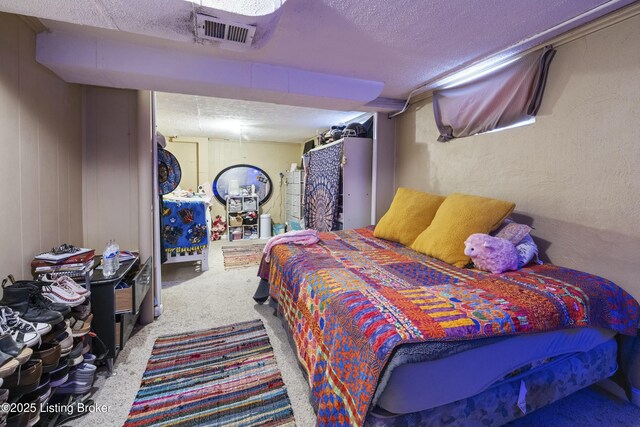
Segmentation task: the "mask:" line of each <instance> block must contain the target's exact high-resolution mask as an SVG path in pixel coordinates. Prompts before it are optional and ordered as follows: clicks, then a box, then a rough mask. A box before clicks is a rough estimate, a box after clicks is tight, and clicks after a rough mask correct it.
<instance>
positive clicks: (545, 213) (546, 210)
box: [395, 16, 640, 299]
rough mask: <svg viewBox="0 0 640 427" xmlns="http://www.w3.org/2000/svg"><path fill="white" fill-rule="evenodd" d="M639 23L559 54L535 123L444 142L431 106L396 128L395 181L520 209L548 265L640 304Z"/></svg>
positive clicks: (424, 104) (411, 113) (404, 117)
mask: <svg viewBox="0 0 640 427" xmlns="http://www.w3.org/2000/svg"><path fill="white" fill-rule="evenodd" d="M639 76H640V16H636V17H634V18H631V19H629V20H627V21H625V22H622V23H619V24H616V25H614V26H612V27H609V28H606V29H603V30H601V31H598V32H596V33H594V34H591V35H589V36H586V37H583V38H580V39H578V40H576V41H574V42H571V43H569V44H566V45H564V46H561V47H559V48H558V53H557V55H556V57H555V59H554V62H553V63H552V64H551V71H550V76H549V81H548V84H547V89H546V93H545V97H544V100H543V102H542V108H541V111H540V113H539V115H538V118H537V121H536V123H535V124H534V125H529V126H525V127H521V128H516V129H511V130H506V131H502V132H497V133H490V134H486V135H479V136H474V137H469V138H464V139H460V140H454V141H452V142H450V143H446V144H442V143H439V142H436V138H437V136H438V131H437V129H436V126H435V123H434V118H433V108H432V104H431V102H430V100H427V101H423V102H420V103H417V104H415V105H413V107H412V108H411V110H410V111H408V112H407V113H406V114H403V115H402V116H400V119H399V120H398V123H397V131H396V137H397V141H396V143H397V147H396V182H395V183H396V185H397V186H408V187H413V188H416V189H422V190H426V191H432V192H436V193H441V194H447V193H450V192H454V191H460V192H466V193H473V194H479V195H484V196H490V197H497V198H502V199H506V200H512V201H514V202H516V204H517V206H516V213H517V214H518V215H517V216H518V217H519V219H521V220H522V221H525V222H528V223H530V224H532V225H533V227H535V230H534V232H533V233H532V234H533V236H534V238H535V239H536V241H537V242H538V244H539V246H540V247H541V248H542V250H543V251H544V252H545V253H546V256H547V259H550V260H551V261H552V262H554V263H556V264H560V265H564V266H568V267H574V268H577V269H580V270H584V271H588V272H591V273H595V274H599V275H602V276H605V277H607V278H609V279H611V280H613V281H615V282H616V283H618V284H619V285H620V286H622V287H623V288H625V289H626V290H627V291H629V292H630V293H631V294H633V295H634V296H635V297H636V298H637V299H640V280H639V279H638V278H639V277H640V262H638V256H639V255H638V254H640V79H639V78H638V77H639Z"/></svg>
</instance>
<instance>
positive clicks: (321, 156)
mask: <svg viewBox="0 0 640 427" xmlns="http://www.w3.org/2000/svg"><path fill="white" fill-rule="evenodd" d="M342 144H343V143H342V142H340V143H338V144H336V145H332V146H329V147H326V148H323V149H321V150H317V151H310V152H309V153H307V154H306V155H305V156H308V157H307V160H308V162H307V164H308V168H307V182H306V185H305V187H304V197H305V205H304V221H305V226H306V227H307V228H310V229H313V230H317V231H331V230H335V229H336V228H337V219H338V196H339V194H340V165H341V163H342Z"/></svg>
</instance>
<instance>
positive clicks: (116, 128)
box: [82, 86, 140, 253]
mask: <svg viewBox="0 0 640 427" xmlns="http://www.w3.org/2000/svg"><path fill="white" fill-rule="evenodd" d="M83 93H84V124H83V126H84V141H83V144H84V159H83V165H82V166H83V169H82V175H83V208H84V210H83V213H84V244H85V245H87V246H88V247H92V248H95V249H96V250H97V252H98V253H102V250H103V249H104V247H105V244H106V242H107V241H108V240H110V239H115V241H116V242H118V244H119V245H120V249H122V250H137V249H139V243H138V242H139V239H138V232H139V218H138V209H139V203H140V202H139V197H138V194H139V193H138V182H139V181H138V168H139V166H138V143H137V130H138V121H137V120H138V117H137V114H138V111H137V96H138V93H137V91H134V90H122V89H111V88H103V87H95V86H86V87H84V90H83Z"/></svg>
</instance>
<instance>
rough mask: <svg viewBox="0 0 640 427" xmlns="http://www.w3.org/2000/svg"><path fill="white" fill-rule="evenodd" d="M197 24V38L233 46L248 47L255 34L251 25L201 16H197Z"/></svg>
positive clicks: (254, 28) (254, 29)
mask: <svg viewBox="0 0 640 427" xmlns="http://www.w3.org/2000/svg"><path fill="white" fill-rule="evenodd" d="M197 24H198V37H200V38H203V39H208V40H216V41H219V42H222V43H230V44H233V45H244V46H250V45H251V43H252V42H253V36H254V34H255V32H256V27H255V26H253V25H245V24H239V23H237V22H229V21H223V20H221V19H219V18H216V17H213V16H208V15H202V14H198V15H197Z"/></svg>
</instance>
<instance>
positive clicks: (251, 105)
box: [156, 92, 362, 143]
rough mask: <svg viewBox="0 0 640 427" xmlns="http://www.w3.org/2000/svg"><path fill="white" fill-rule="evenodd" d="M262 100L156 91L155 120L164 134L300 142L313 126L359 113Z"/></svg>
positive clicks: (313, 130) (317, 127)
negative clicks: (240, 99) (239, 99)
mask: <svg viewBox="0 0 640 427" xmlns="http://www.w3.org/2000/svg"><path fill="white" fill-rule="evenodd" d="M361 114H362V113H359V112H353V111H352V112H345V111H331V110H320V109H316V108H304V107H292V106H287V105H276V104H269V103H264V102H253V101H238V100H231V99H221V98H211V97H203V96H191V95H180V94H172V93H162V92H159V93H157V94H156V121H157V125H158V130H159V131H160V132H161V133H162V134H163V135H165V136H167V137H169V136H187V137H189V136H192V137H193V136H197V137H209V138H220V139H231V140H239V139H240V138H242V140H246V141H276V142H295V143H301V142H305V141H307V140H309V139H310V138H311V137H313V136H314V135H315V134H316V131H317V130H324V129H328V128H329V127H330V126H331V125H338V124H340V123H343V122H348V121H349V120H351V119H353V118H355V117H357V116H359V115H361Z"/></svg>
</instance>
